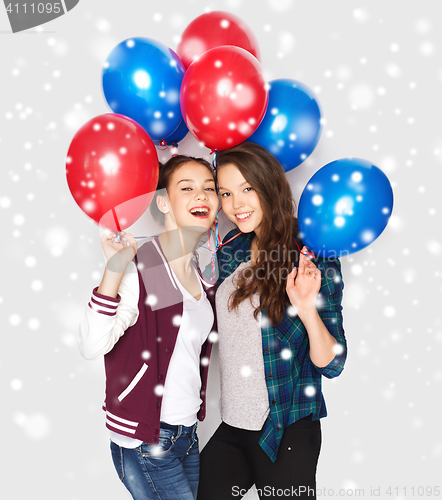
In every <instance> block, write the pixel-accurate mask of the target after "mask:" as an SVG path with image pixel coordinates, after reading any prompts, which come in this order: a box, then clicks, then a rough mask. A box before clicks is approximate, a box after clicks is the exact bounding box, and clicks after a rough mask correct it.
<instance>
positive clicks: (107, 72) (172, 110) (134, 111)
mask: <svg viewBox="0 0 442 500" xmlns="http://www.w3.org/2000/svg"><path fill="white" fill-rule="evenodd" d="M184 73H185V69H184V65H183V63H182V62H181V60H180V58H179V57H178V56H177V55H176V54H175V52H174V51H173V50H172V49H169V48H168V47H167V46H166V45H164V44H162V43H160V42H157V41H156V40H152V39H150V38H141V37H135V38H129V39H127V40H124V41H123V42H121V43H119V44H118V45H117V46H116V47H115V48H114V49H113V50H112V51H111V53H110V54H109V55H108V56H107V58H106V61H105V62H104V65H103V74H102V84H103V93H104V96H105V98H106V101H107V103H108V104H109V106H110V108H111V109H112V111H114V112H115V113H119V114H122V115H125V116H128V117H129V118H132V119H133V120H135V121H137V122H138V123H139V124H140V125H141V126H142V127H143V128H144V129H145V130H146V132H147V133H148V134H149V136H150V137H151V138H152V139H153V140H156V139H164V138H166V137H167V136H168V135H170V134H172V133H173V132H174V131H175V130H176V129H177V127H178V126H179V124H180V121H181V120H182V115H181V108H180V88H181V82H182V80H183V77H184Z"/></svg>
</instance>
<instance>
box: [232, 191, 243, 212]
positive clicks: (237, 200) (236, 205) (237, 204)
mask: <svg viewBox="0 0 442 500" xmlns="http://www.w3.org/2000/svg"><path fill="white" fill-rule="evenodd" d="M232 198H233V201H232V208H233V209H234V210H238V209H240V208H241V207H243V206H244V201H243V199H242V197H241V196H233V195H232Z"/></svg>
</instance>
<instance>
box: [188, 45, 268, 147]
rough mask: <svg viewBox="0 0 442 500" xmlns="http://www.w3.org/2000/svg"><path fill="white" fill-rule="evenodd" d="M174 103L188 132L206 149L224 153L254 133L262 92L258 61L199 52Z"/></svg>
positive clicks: (232, 53) (225, 51) (263, 103)
mask: <svg viewBox="0 0 442 500" xmlns="http://www.w3.org/2000/svg"><path fill="white" fill-rule="evenodd" d="M180 101H181V112H182V114H183V118H184V120H185V122H186V125H187V127H188V129H189V130H190V132H191V133H192V134H193V135H194V136H195V137H196V138H197V139H198V140H199V141H201V142H202V143H203V144H204V145H205V146H206V147H208V148H211V149H227V148H231V147H233V146H236V145H237V144H239V143H241V142H243V141H245V139H247V138H248V137H249V136H250V135H251V134H252V133H253V132H254V131H255V130H256V128H257V127H258V125H259V124H260V122H261V120H262V118H263V116H264V113H265V111H266V108H267V101H268V90H267V85H266V83H265V80H264V76H263V72H262V68H261V65H260V63H259V62H258V60H257V59H256V58H255V57H253V56H252V55H251V54H250V53H249V52H247V51H246V50H244V49H241V48H239V47H232V46H229V45H227V46H225V47H216V48H214V49H210V50H208V51H207V52H204V54H203V55H202V56H201V57H200V58H199V59H198V60H196V61H194V62H193V63H192V64H191V65H190V66H189V69H188V70H187V71H186V74H185V75H184V78H183V84H182V86H181V95H180Z"/></svg>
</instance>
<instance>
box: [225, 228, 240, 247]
mask: <svg viewBox="0 0 442 500" xmlns="http://www.w3.org/2000/svg"><path fill="white" fill-rule="evenodd" d="M238 233H240V230H239V229H238V228H237V227H235V228H233V229H232V230H231V231H229V232H228V233H227V234H226V235H225V236H224V238H223V241H222V243H223V244H225V243H226V241H229V240H230V238H233V237H234V236H235V235H236V234H238ZM240 237H241V236H238V238H240Z"/></svg>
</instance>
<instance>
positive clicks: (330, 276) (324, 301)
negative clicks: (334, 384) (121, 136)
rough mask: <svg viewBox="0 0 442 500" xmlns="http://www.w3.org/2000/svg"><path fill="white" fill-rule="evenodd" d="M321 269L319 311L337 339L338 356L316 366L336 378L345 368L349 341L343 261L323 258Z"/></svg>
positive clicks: (336, 350)
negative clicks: (344, 295) (347, 337)
mask: <svg viewBox="0 0 442 500" xmlns="http://www.w3.org/2000/svg"><path fill="white" fill-rule="evenodd" d="M317 267H318V269H320V270H321V274H322V278H321V279H322V283H321V289H320V291H319V298H318V299H319V300H318V304H317V307H318V313H319V316H320V317H321V319H322V321H323V322H324V325H325V326H326V327H327V330H328V331H329V332H330V334H331V335H333V337H334V338H335V339H336V340H337V344H336V346H335V353H336V356H335V357H334V358H333V359H332V361H331V362H330V363H329V364H328V365H327V366H324V367H322V368H320V367H318V366H316V365H315V364H313V366H315V368H316V369H317V370H318V371H319V373H321V375H324V376H325V377H327V378H334V377H337V376H338V375H340V373H341V372H342V370H343V369H344V364H345V360H346V359H347V341H346V339H345V334H344V327H343V324H342V323H343V318H342V306H341V302H342V290H343V288H344V282H343V281H342V274H341V263H340V262H339V259H337V258H336V259H323V260H321V261H320V262H318V263H317Z"/></svg>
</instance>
